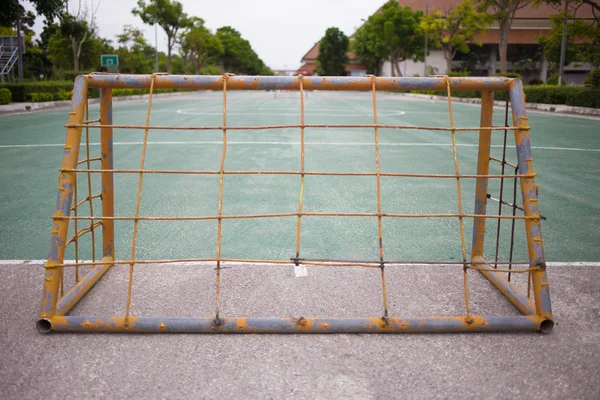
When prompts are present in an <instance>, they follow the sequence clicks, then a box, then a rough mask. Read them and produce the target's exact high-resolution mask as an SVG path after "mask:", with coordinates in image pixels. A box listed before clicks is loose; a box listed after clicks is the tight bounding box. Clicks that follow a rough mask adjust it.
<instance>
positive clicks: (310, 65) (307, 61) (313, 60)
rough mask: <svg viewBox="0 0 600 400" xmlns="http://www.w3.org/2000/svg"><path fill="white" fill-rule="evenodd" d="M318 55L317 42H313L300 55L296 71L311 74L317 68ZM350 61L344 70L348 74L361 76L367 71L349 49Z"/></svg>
mask: <svg viewBox="0 0 600 400" xmlns="http://www.w3.org/2000/svg"><path fill="white" fill-rule="evenodd" d="M318 55H319V42H317V43H315V44H314V46H313V47H312V48H311V49H310V50H309V51H308V52H307V53H306V54H305V55H304V57H302V60H301V63H302V65H301V66H300V68H298V71H297V73H298V74H302V75H307V76H308V75H313V74H315V73H316V70H317V56H318ZM347 56H348V58H349V59H350V63H349V64H348V65H346V72H347V73H348V75H350V76H363V75H366V73H367V68H366V67H365V66H364V65H362V64H361V63H359V62H358V60H357V59H356V55H354V53H353V52H351V51H349V52H348V53H347Z"/></svg>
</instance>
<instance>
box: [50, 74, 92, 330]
mask: <svg viewBox="0 0 600 400" xmlns="http://www.w3.org/2000/svg"><path fill="white" fill-rule="evenodd" d="M87 89H88V88H87V83H86V79H85V78H84V77H83V76H78V77H77V78H76V79H75V85H74V89H73V99H72V100H71V112H70V113H69V123H70V124H80V123H81V122H82V121H83V118H84V113H85V108H86V104H87ZM65 143H66V144H65V147H64V152H63V160H62V164H61V165H62V167H61V168H65V169H74V168H76V166H77V160H78V157H79V145H80V143H81V127H74V128H69V129H68V130H67V137H66V140H65ZM75 184H76V183H75V172H64V171H63V172H61V173H60V174H59V176H58V196H57V200H56V210H55V212H54V214H53V216H54V217H68V216H69V214H70V212H71V203H72V200H73V190H74V186H75ZM68 230H69V221H68V220H67V219H54V220H53V221H52V233H51V236H50V251H49V252H48V262H47V263H46V267H47V268H46V270H45V271H46V272H45V274H44V286H43V289H42V299H41V305H40V318H49V317H51V316H52V315H54V312H55V310H56V303H57V301H58V294H59V293H58V291H59V283H60V277H61V274H62V267H59V266H56V267H53V266H54V265H60V264H62V263H63V261H64V254H65V242H66V240H67V234H68Z"/></svg>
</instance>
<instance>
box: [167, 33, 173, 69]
mask: <svg viewBox="0 0 600 400" xmlns="http://www.w3.org/2000/svg"><path fill="white" fill-rule="evenodd" d="M172 47H173V44H171V36H167V73H168V74H170V73H171V50H172Z"/></svg>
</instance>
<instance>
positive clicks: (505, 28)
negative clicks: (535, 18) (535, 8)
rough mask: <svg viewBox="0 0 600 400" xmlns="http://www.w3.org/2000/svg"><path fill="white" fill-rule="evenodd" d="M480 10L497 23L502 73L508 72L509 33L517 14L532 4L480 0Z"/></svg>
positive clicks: (526, 1)
mask: <svg viewBox="0 0 600 400" xmlns="http://www.w3.org/2000/svg"><path fill="white" fill-rule="evenodd" d="M478 2H479V10H480V11H483V12H487V13H488V14H489V15H491V16H492V17H493V18H494V19H495V20H496V21H497V22H498V27H499V29H500V32H499V45H500V46H499V47H500V72H506V65H507V59H506V55H507V50H508V33H509V32H510V28H511V27H512V22H513V19H514V18H515V13H516V12H517V11H518V10H520V9H521V8H523V7H527V6H528V5H529V4H531V1H529V0H478Z"/></svg>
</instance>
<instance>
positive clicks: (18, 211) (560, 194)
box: [0, 91, 600, 263]
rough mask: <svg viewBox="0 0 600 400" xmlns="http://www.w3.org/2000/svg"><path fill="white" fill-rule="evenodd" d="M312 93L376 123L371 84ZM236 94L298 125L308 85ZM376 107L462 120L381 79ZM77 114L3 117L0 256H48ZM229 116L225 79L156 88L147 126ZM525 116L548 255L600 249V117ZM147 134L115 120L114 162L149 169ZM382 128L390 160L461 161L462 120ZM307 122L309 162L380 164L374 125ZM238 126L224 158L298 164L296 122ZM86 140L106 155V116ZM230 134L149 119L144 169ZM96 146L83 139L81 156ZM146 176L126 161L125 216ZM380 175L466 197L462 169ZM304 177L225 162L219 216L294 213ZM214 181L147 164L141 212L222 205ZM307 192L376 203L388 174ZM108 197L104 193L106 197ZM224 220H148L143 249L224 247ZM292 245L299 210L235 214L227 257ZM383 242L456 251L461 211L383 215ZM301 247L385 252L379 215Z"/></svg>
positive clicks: (288, 253)
mask: <svg viewBox="0 0 600 400" xmlns="http://www.w3.org/2000/svg"><path fill="white" fill-rule="evenodd" d="M180 94H181V93H180ZM304 102H305V115H306V117H305V118H306V123H307V124H345V123H346V124H370V123H372V122H373V106H372V98H371V95H370V93H359V92H348V93H340V92H319V91H312V92H307V96H306V98H305V99H304ZM227 108H228V109H227V124H228V125H229V126H244V125H287V124H297V123H299V121H300V100H299V95H298V93H297V92H285V91H280V92H272V91H271V92H229V93H228V99H227ZM453 108H454V116H455V123H456V126H457V127H473V126H478V125H479V109H480V107H479V106H477V105H471V104H468V105H467V104H460V103H455V104H453ZM377 111H378V119H379V123H381V124H390V125H415V126H439V127H443V126H446V127H447V126H449V125H450V123H449V113H448V105H447V103H446V102H444V101H434V100H425V99H414V98H409V97H405V96H402V95H398V94H393V93H379V94H378V98H377ZM113 112H114V123H115V124H119V125H144V124H145V118H146V112H147V100H145V101H144V100H131V101H115V103H114V107H113ZM89 113H90V114H89V118H90V119H93V118H97V114H98V105H97V104H96V105H94V104H92V105H90V111H89ZM67 118H68V110H67V109H65V108H60V109H53V110H51V111H45V112H35V113H26V114H16V115H4V116H2V117H0V124H1V126H2V129H1V132H2V133H1V134H0V155H1V157H0V163H1V167H2V168H1V171H2V172H1V174H0V184H1V187H2V188H3V196H2V198H1V200H0V201H1V205H2V207H0V213H1V214H2V215H1V218H2V221H3V227H2V230H0V255H1V258H2V259H4V260H39V259H44V258H45V257H46V256H47V251H48V245H49V237H50V228H51V220H50V217H51V215H52V213H53V211H54V205H55V204H54V203H55V199H56V193H57V176H58V171H57V169H58V168H59V167H60V163H61V157H62V147H63V146H64V141H65V131H66V129H65V128H64V124H65V123H66V122H67ZM221 122H222V94H221V93H220V92H218V91H216V92H211V91H205V92H191V93H187V94H185V95H184V96H167V97H161V96H155V97H154V100H153V104H152V110H151V121H150V123H151V125H161V126H169V125H171V126H175V125H177V126H201V125H207V126H208V125H212V126H218V125H219V124H221ZM529 122H530V125H531V127H532V129H531V138H532V139H531V143H532V152H533V157H534V165H535V168H536V173H537V178H536V180H537V184H538V185H539V196H540V209H541V212H542V214H543V215H544V216H545V217H546V218H547V220H546V221H543V224H542V228H543V236H544V246H545V254H546V260H547V261H548V262H550V263H573V262H592V263H597V262H600V246H599V245H598V234H597V226H598V224H599V223H600V220H599V218H600V213H599V212H598V211H599V206H598V202H597V199H598V198H599V197H600V175H599V174H598V171H599V170H600V136H599V135H598V132H599V130H600V122H599V121H598V120H595V119H592V118H581V117H574V116H565V115H552V114H548V113H536V112H530V113H529ZM503 124H504V107H496V108H495V110H494V125H503ZM143 134H144V131H143V130H142V129H138V130H131V129H115V130H114V162H115V165H114V168H115V169H137V168H139V163H140V156H141V148H142V141H143ZM379 134H380V160H381V171H382V172H406V173H431V174H449V173H453V172H454V165H453V154H452V145H451V144H452V142H451V136H450V132H445V131H427V130H410V129H407V130H396V129H380V133H379ZM305 135H306V136H305V140H306V145H305V163H306V166H305V168H306V171H333V172H374V171H375V146H374V141H373V129H372V128H370V129H369V128H366V129H319V128H306V130H305ZM84 136H85V135H84ZM492 137H493V144H492V156H494V157H497V158H501V157H502V143H503V138H504V132H502V131H495V132H494V133H493V135H492ZM477 138H478V132H457V133H456V140H457V150H458V160H459V166H460V172H461V173H462V174H475V173H476V166H477V165H476V164H477ZM227 139H228V143H227V155H226V159H225V170H242V171H243V170H267V171H269V170H271V171H298V170H299V169H300V129H296V128H285V129H277V130H253V131H235V130H231V131H229V132H228V137H227ZM89 142H90V147H89V151H90V157H92V158H93V157H98V156H99V155H100V146H99V142H100V140H99V129H90V130H89ZM222 146H223V145H222V132H221V131H175V130H150V132H149V136H148V150H147V155H146V165H145V168H146V169H170V170H213V171H214V170H219V164H220V160H221V154H222ZM84 151H85V147H83V146H82V150H81V153H80V154H84ZM83 158H84V157H80V159H83ZM506 158H507V160H509V161H510V160H512V161H514V160H515V150H514V139H513V137H512V132H509V133H508V146H507V155H506ZM84 167H85V166H80V168H84ZM92 168H94V166H92ZM507 168H508V167H507ZM490 173H500V164H498V165H495V164H494V163H492V167H491V170H490ZM80 179H81V181H82V182H81V181H80V183H79V184H80V188H79V190H80V194H79V199H82V198H83V197H84V196H85V195H86V192H87V182H86V181H85V176H84V175H80ZM137 179H138V175H137V174H116V175H115V215H116V216H132V215H134V214H135V200H136V190H137ZM505 181H506V182H505V185H504V198H505V200H506V201H509V200H511V199H512V195H513V193H512V189H513V180H511V179H506V180H505ZM91 183H92V192H93V193H94V194H95V193H97V192H98V191H99V189H100V186H99V185H100V182H99V176H98V174H95V175H94V174H92V181H91ZM381 185H382V187H381V191H382V211H383V212H388V213H455V212H456V210H457V193H456V183H455V181H454V180H453V179H415V178H409V177H382V183H381ZM462 185H463V204H464V211H465V212H466V213H469V212H472V211H473V206H474V180H473V179H463V180H462ZM299 189H300V177H299V176H297V175H262V176H261V175H225V177H224V182H223V215H236V214H263V213H264V214H266V213H293V212H296V211H297V207H298V198H299ZM218 192H219V176H218V175H161V174H146V175H145V177H144V182H143V188H142V197H141V210H140V215H142V216H201V215H216V213H217V208H218ZM489 192H490V194H492V195H493V196H494V197H496V198H497V197H498V194H499V180H491V182H490V189H489ZM519 196H520V194H519ZM303 198H304V206H303V207H304V210H305V211H314V212H343V213H353V212H355V213H361V212H362V213H370V212H376V211H377V209H376V206H377V205H376V179H375V177H373V176H364V177H362V176H358V177H357V176H350V177H346V176H307V177H306V182H305V190H304V196H303ZM507 199H508V200H507ZM519 201H520V199H519V198H518V202H519ZM99 204H100V202H99V200H98V199H96V200H95V201H94V205H95V206H96V207H97V209H98V207H100V205H99ZM488 207H489V208H488V210H489V211H488V212H493V213H495V212H496V211H497V210H496V208H497V205H496V204H495V203H493V202H491V201H490V202H489V205H488ZM492 210H494V211H492ZM502 212H503V213H504V214H506V213H510V212H511V209H510V208H509V207H503V211H502ZM83 222H85V221H82V223H83ZM520 223H521V224H520ZM471 225H472V220H465V229H466V231H465V235H466V238H467V244H468V245H469V246H470V235H471ZM516 225H517V226H516V232H517V235H516V236H515V237H516V241H515V248H514V252H515V254H514V259H515V260H518V261H523V260H527V252H526V244H525V243H524V235H523V233H524V232H523V231H524V227H523V226H522V221H517V224H516ZM115 226H116V228H115V229H116V234H115V241H116V254H117V258H118V259H127V257H128V256H129V253H130V251H131V231H132V229H133V223H132V222H131V221H116V222H115ZM216 229H217V223H216V221H214V220H213V221H141V222H140V227H139V233H138V235H139V236H138V247H137V254H136V257H137V258H139V259H151V260H152V259H169V258H173V259H180V258H205V257H214V255H215V244H216ZM509 229H510V221H503V222H502V227H501V237H502V240H501V243H500V248H501V255H503V256H505V257H504V258H507V256H506V254H507V253H506V251H507V250H508V242H507V241H505V240H504V239H505V237H506V236H507V235H506V234H507V233H508V230H509ZM488 234H489V235H490V238H491V240H490V239H489V238H488V242H487V243H486V251H488V250H489V251H490V254H492V252H493V250H494V243H493V242H494V239H493V238H494V236H495V234H496V221H489V222H488V224H487V228H486V235H488ZM88 236H89V235H88ZM16 238H20V239H19V240H16ZM82 240H83V241H85V240H86V237H83V238H82ZM295 244H296V219H295V218H289V217H288V218H278V219H271V218H269V219H262V220H261V219H251V220H226V221H224V222H223V249H222V252H223V253H222V254H223V257H229V258H246V259H248V258H255V259H276V260H281V259H283V260H286V259H289V258H290V257H293V256H294V252H295ZM383 246H384V250H385V255H386V258H387V259H390V260H404V261H411V260H414V261H419V260H434V261H450V260H459V259H460V257H461V244H460V235H459V230H458V221H457V219H455V218H452V219H448V218H446V219H403V218H402V219H386V220H384V223H383ZM82 248H87V249H86V250H82V251H84V252H83V253H82V254H80V255H79V257H80V258H82V259H89V258H90V257H91V250H90V249H89V245H87V246H82ZM502 251H503V252H504V253H502ZM302 254H303V255H304V256H305V257H309V258H310V257H312V258H331V259H336V258H337V259H353V260H374V259H377V256H378V243H377V220H376V218H360V217H356V218H353V217H347V218H333V217H322V218H317V217H315V218H305V219H304V220H303V224H302ZM73 257H74V254H72V253H71V254H70V253H69V252H67V253H66V255H65V258H66V259H72V258H73Z"/></svg>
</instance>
